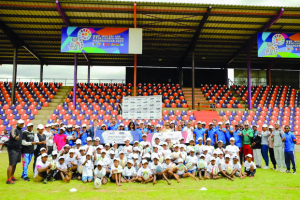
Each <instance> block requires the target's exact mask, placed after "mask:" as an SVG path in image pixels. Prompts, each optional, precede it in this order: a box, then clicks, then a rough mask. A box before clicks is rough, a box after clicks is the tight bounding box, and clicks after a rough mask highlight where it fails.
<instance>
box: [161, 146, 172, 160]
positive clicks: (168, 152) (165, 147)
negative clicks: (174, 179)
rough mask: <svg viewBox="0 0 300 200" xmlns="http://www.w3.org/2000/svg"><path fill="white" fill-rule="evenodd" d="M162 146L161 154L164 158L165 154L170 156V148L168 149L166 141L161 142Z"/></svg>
mask: <svg viewBox="0 0 300 200" xmlns="http://www.w3.org/2000/svg"><path fill="white" fill-rule="evenodd" d="M162 147H163V149H162V151H161V152H162V155H163V156H164V157H165V158H166V157H167V156H171V153H172V152H171V150H170V149H169V147H168V144H167V143H166V142H163V143H162Z"/></svg>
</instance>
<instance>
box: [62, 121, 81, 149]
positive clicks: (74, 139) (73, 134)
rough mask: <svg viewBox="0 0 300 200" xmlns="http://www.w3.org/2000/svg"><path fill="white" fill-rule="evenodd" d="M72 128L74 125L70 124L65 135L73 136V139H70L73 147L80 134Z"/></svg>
mask: <svg viewBox="0 0 300 200" xmlns="http://www.w3.org/2000/svg"><path fill="white" fill-rule="evenodd" d="M72 128H73V126H72V125H68V126H67V130H66V132H65V135H66V136H73V138H72V139H71V138H69V139H68V141H69V145H70V146H71V147H73V146H74V145H75V141H76V139H77V136H78V133H77V134H76V132H75V131H74V132H73V131H72Z"/></svg>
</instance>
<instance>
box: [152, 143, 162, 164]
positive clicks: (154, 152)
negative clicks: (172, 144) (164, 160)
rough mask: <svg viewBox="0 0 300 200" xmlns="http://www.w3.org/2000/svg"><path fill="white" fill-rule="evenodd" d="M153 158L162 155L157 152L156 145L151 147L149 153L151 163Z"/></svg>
mask: <svg viewBox="0 0 300 200" xmlns="http://www.w3.org/2000/svg"><path fill="white" fill-rule="evenodd" d="M154 157H158V158H160V157H162V153H161V152H159V151H158V145H153V147H152V151H151V160H152V161H153V159H154Z"/></svg>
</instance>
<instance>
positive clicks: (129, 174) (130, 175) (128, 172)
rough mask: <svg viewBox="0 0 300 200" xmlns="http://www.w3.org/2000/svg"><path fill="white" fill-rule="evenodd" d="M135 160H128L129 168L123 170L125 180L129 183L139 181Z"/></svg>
mask: <svg viewBox="0 0 300 200" xmlns="http://www.w3.org/2000/svg"><path fill="white" fill-rule="evenodd" d="M133 162H134V161H133V160H128V161H127V166H126V167H125V168H124V170H123V173H122V175H123V179H124V180H125V181H126V182H127V183H129V182H135V181H136V180H137V176H136V170H135V168H134V167H133Z"/></svg>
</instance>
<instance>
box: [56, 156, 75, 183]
mask: <svg viewBox="0 0 300 200" xmlns="http://www.w3.org/2000/svg"><path fill="white" fill-rule="evenodd" d="M54 179H55V180H63V181H64V182H65V183H69V182H70V180H71V179H70V177H69V174H68V167H67V165H66V163H65V158H64V157H63V156H60V157H59V158H58V162H57V163H56V172H55V173H54Z"/></svg>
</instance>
